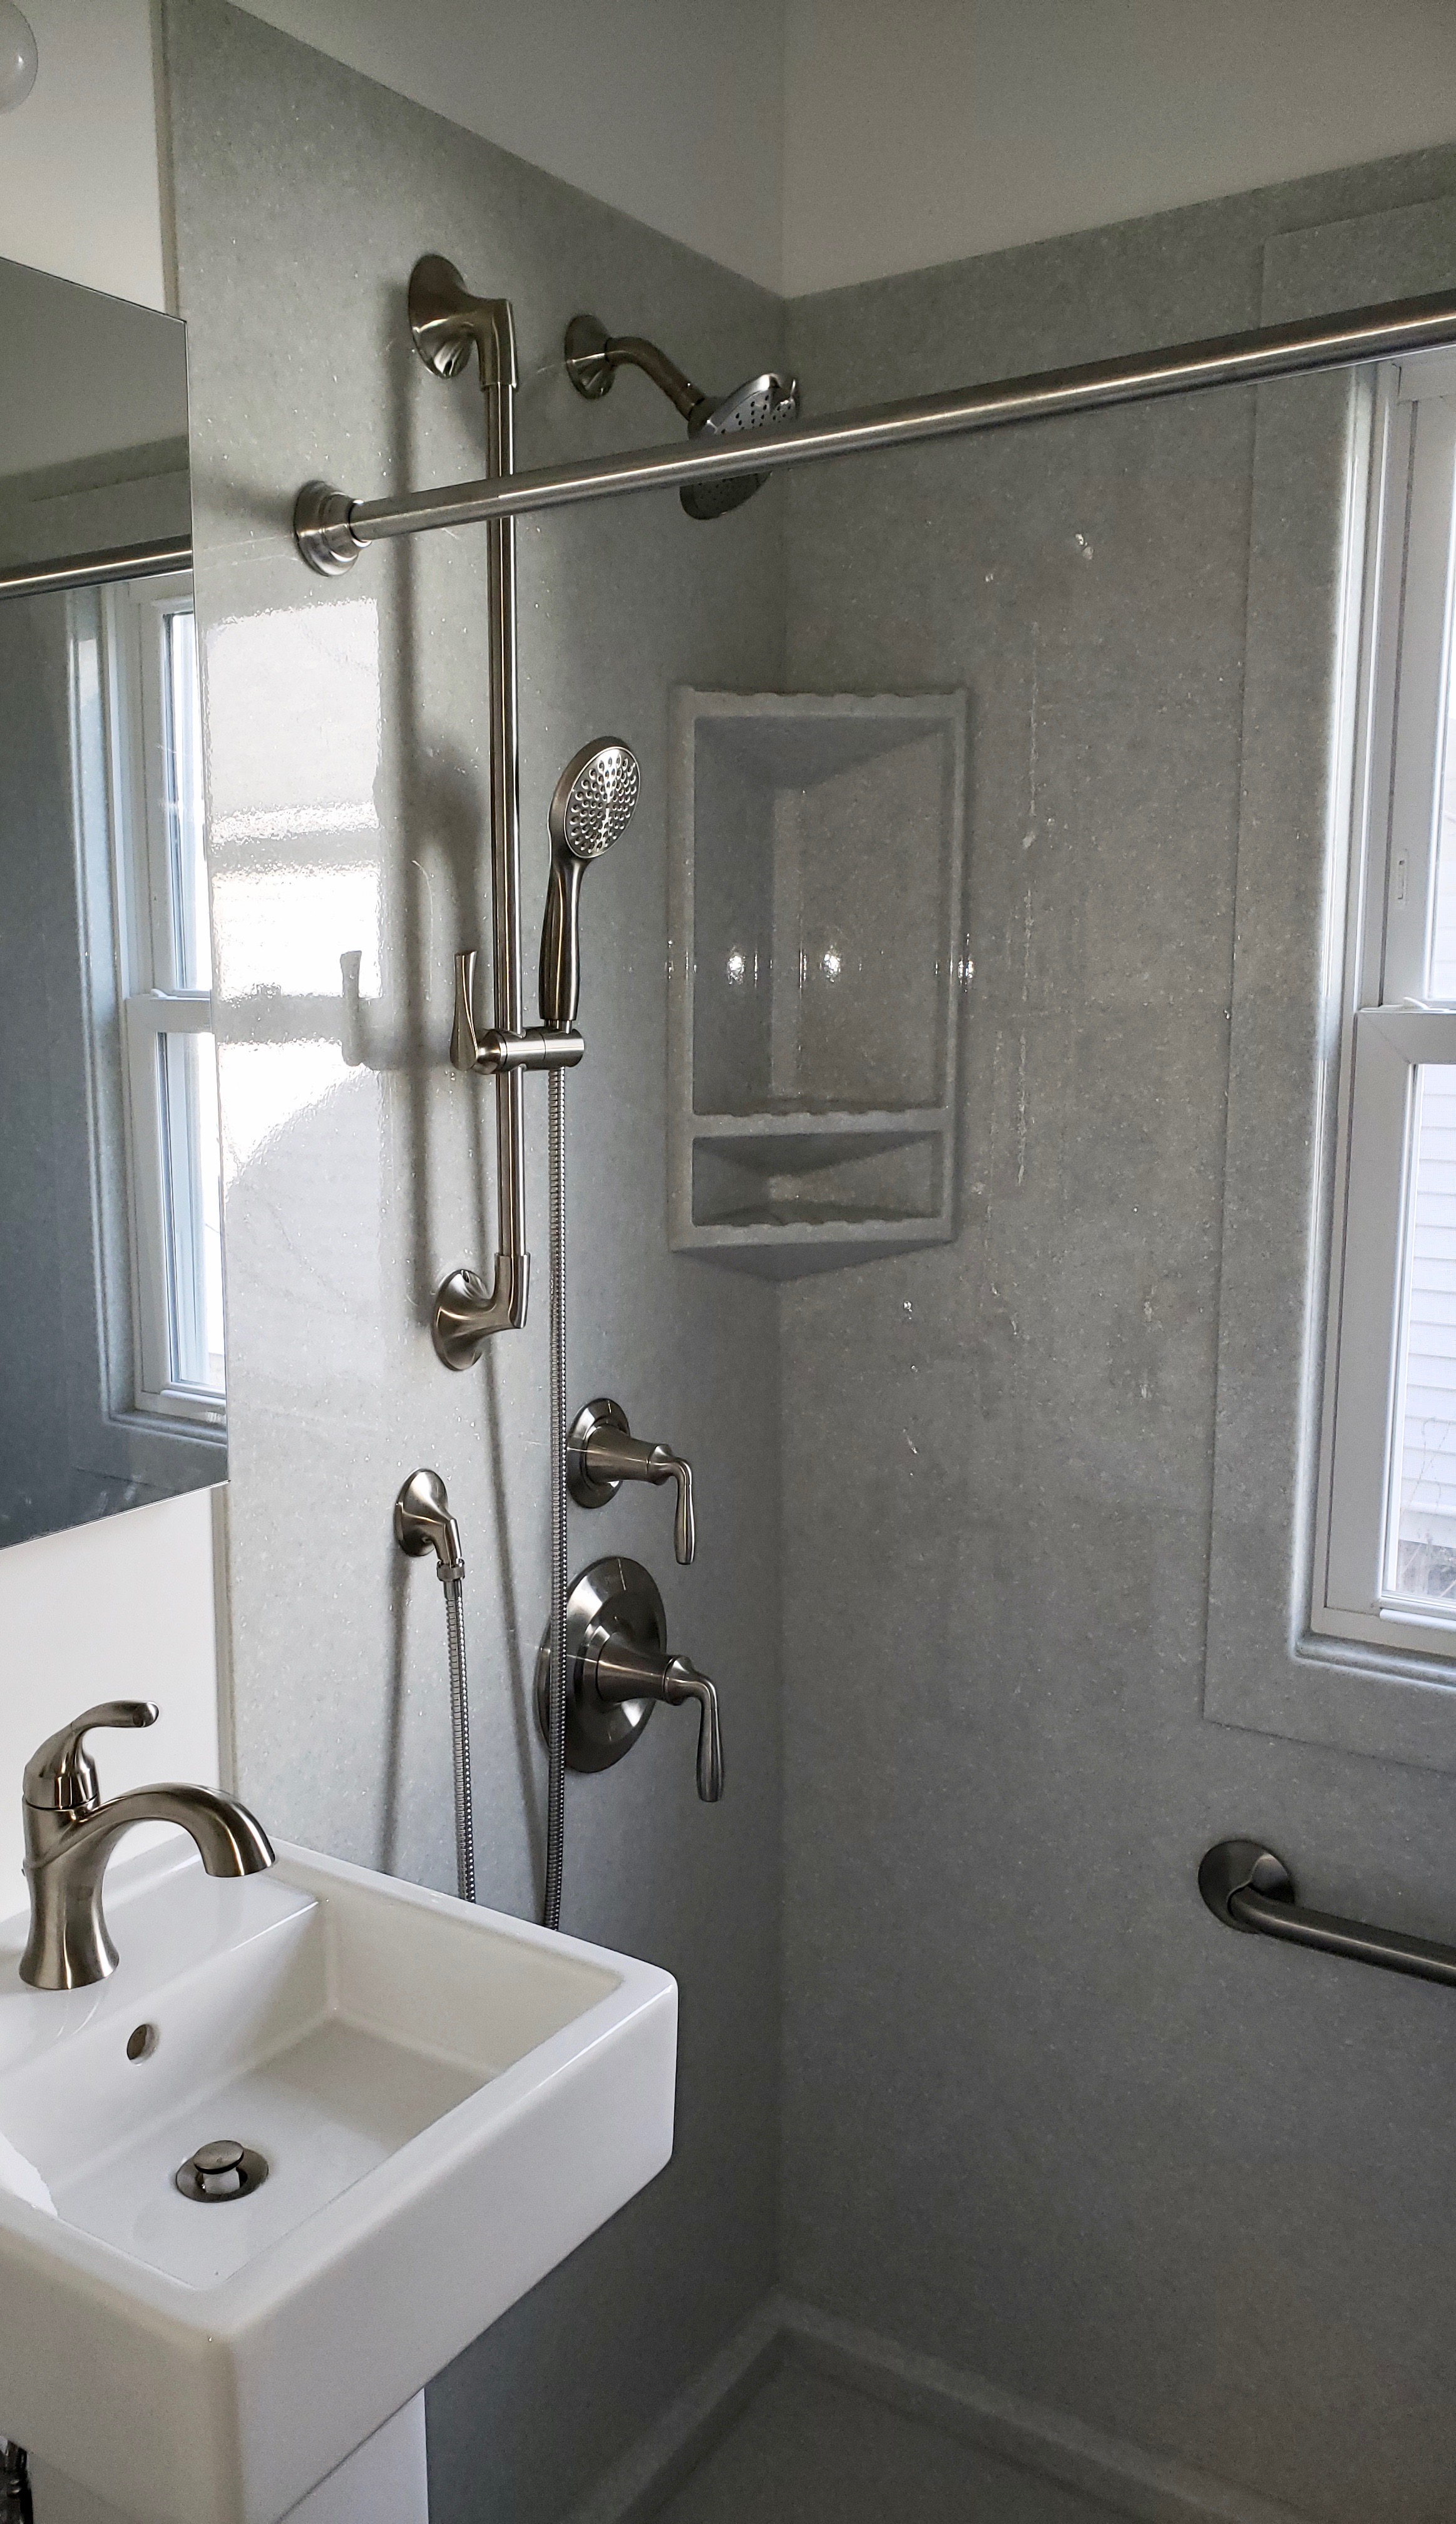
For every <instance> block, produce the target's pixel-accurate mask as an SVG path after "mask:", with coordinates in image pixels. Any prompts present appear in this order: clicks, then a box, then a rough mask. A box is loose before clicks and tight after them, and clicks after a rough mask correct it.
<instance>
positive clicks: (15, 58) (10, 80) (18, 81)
mask: <svg viewBox="0 0 1456 2524" xmlns="http://www.w3.org/2000/svg"><path fill="white" fill-rule="evenodd" d="M38 68H39V57H38V55H37V53H36V50H35V30H34V28H33V27H32V25H31V24H30V21H29V19H28V18H26V17H25V16H24V14H23V13H22V11H21V10H19V9H18V8H17V7H16V5H15V0H0V114H9V113H10V111H11V109H12V107H14V106H17V105H24V102H25V99H26V97H27V96H28V95H29V93H30V90H31V89H32V87H33V86H34V85H35V73H36V71H37V69H38Z"/></svg>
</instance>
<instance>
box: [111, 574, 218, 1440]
mask: <svg viewBox="0 0 1456 2524" xmlns="http://www.w3.org/2000/svg"><path fill="white" fill-rule="evenodd" d="M191 605H192V583H191V578H190V575H189V574H188V573H186V572H178V573H176V574H175V575H169V576H165V577H161V576H159V577H154V578H148V579H140V580H130V581H125V582H123V583H121V584H120V585H118V586H115V587H110V588H107V589H106V590H105V592H104V595H103V598H102V606H101V621H102V643H103V656H104V690H105V697H106V716H107V747H108V756H109V762H108V770H109V783H110V790H111V813H112V834H113V851H112V859H113V883H114V888H115V903H114V932H115V937H116V942H117V963H118V975H117V980H118V1000H119V1007H120V1013H121V1056H122V1070H123V1079H124V1098H123V1103H124V1133H125V1148H126V1187H127V1211H128V1221H127V1224H128V1235H129V1243H130V1261H131V1309H130V1313H131V1334H132V1372H133V1396H132V1403H133V1408H134V1409H135V1410H136V1411H138V1412H140V1413H144V1414H147V1415H149V1416H152V1417H154V1418H157V1419H160V1420H171V1421H174V1422H183V1423H186V1424H188V1425H189V1426H192V1427H200V1428H205V1429H208V1430H216V1431H221V1429H222V1428H223V1427H224V1426H225V1421H226V1403H225V1398H224V1397H223V1396H222V1395H220V1394H218V1392H217V1391H216V1390H215V1389H214V1388H212V1387H211V1386H207V1385H202V1384H196V1383H188V1382H187V1381H185V1380H183V1379H180V1378H178V1377H175V1376H174V1375H173V1374H172V1358H173V1332H174V1315H175V1311H176V1309H177V1308H178V1307H180V1306H183V1305H187V1304H190V1303H195V1302H196V1291H194V1290H193V1289H192V1288H191V1287H190V1286H188V1287H185V1288H177V1289H174V1288H173V1286H172V1257H173V1254H174V1253H176V1252H177V1249H178V1247H177V1242H176V1241H175V1240H174V1239H173V1238H172V1235H171V1233H170V1216H169V1199H170V1187H172V1186H173V1185H175V1184H176V1183H177V1182H178V1181H182V1180H185V1177H186V1173H187V1167H188V1159H187V1151H186V1145H185V1135H184V1134H183V1133H182V1132H181V1131H180V1130H179V1129H178V1127H177V1121H176V1117H175V1116H170V1114H169V1098H168V1093H167V1087H166V1081H165V1076H164V1070H163V1056H162V1054H163V1042H164V1038H166V1037H170V1036H179V1035H199V1034H206V1035H211V1034H212V1032H213V999H212V993H211V991H210V990H197V989H192V988H188V987H185V985H184V982H183V977H182V976H181V974H180V973H179V970H178V956H177V921H178V908H177V905H176V903H175V900H174V889H173V883H172V866H173V860H172V850H171V843H170V833H169V831H168V821H167V806H166V799H165V795H164V786H163V782H162V781H161V780H160V779H159V778H158V777H156V776H155V765H156V763H157V762H158V761H160V759H161V758H162V755H163V752H164V750H165V744H166V726H167V704H166V694H165V690H164V666H163V656H164V647H163V637H164V635H163V617H164V616H165V615H166V614H167V613H169V612H176V611H179V610H190V609H191ZM148 757H150V760H151V763H152V766H153V776H152V777H150V778H149V777H148ZM169 1140H170V1149H169V1145H168V1142H169Z"/></svg>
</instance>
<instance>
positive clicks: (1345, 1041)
mask: <svg viewBox="0 0 1456 2524" xmlns="http://www.w3.org/2000/svg"><path fill="white" fill-rule="evenodd" d="M1372 454H1373V460H1374V461H1373V462H1372V467H1371V514H1370V520H1369V531H1368V535H1367V540H1366V574H1365V603H1364V619H1363V624H1362V638H1361V669H1360V676H1359V685H1358V694H1357V701H1356V728H1355V747H1354V778H1353V782H1352V796H1353V827H1354V829H1353V833H1352V849H1351V852H1350V890H1349V904H1348V917H1347V922H1346V932H1345V958H1344V968H1343V977H1342V990H1343V1007H1342V1031H1341V1057H1340V1091H1339V1098H1340V1100H1339V1123H1338V1139H1337V1147H1338V1158H1337V1172H1336V1180H1335V1201H1334V1223H1335V1224H1334V1241H1333V1250H1332V1255H1331V1272H1330V1314H1329V1322H1328V1328H1327V1342H1326V1350H1325V1358H1326V1376H1325V1386H1324V1397H1323V1413H1322V1429H1321V1446H1320V1467H1319V1480H1318V1490H1317V1500H1316V1515H1315V1525H1314V1564H1313V1573H1312V1579H1313V1582H1312V1586H1311V1601H1310V1627H1311V1629H1312V1630H1313V1631H1315V1632H1317V1633H1320V1634H1323V1635H1325V1636H1334V1637H1338V1638H1344V1639H1350V1640H1360V1641H1365V1642H1371V1643H1377V1644H1380V1645H1383V1646H1384V1647H1386V1648H1388V1649H1391V1650H1396V1651H1400V1652H1402V1653H1406V1654H1409V1653H1414V1654H1416V1655H1418V1656H1424V1657H1430V1658H1431V1659H1432V1660H1435V1659H1443V1660H1444V1661H1445V1662H1446V1663H1447V1664H1448V1665H1449V1666H1450V1667H1451V1668H1452V1674H1451V1678H1452V1679H1456V1604H1453V1605H1451V1607H1450V1608H1449V1610H1447V1611H1441V1610H1439V1609H1437V1608H1436V1606H1435V1605H1434V1604H1432V1606H1431V1608H1430V1609H1429V1610H1428V1609H1426V1608H1425V1607H1423V1606H1419V1605H1417V1604H1415V1603H1412V1602H1411V1601H1410V1600H1408V1599H1403V1598H1398V1597H1396V1596H1394V1595H1393V1593H1392V1591H1391V1590H1390V1589H1389V1588H1388V1586H1387V1584H1386V1582H1385V1581H1386V1571H1387V1566H1388V1545H1387V1537H1388V1533H1389V1530H1390V1524H1389V1520H1390V1518H1391V1516H1392V1515H1394V1514H1396V1513H1397V1512H1398V1508H1397V1504H1396V1503H1397V1501H1398V1491H1399V1461H1398V1447H1399V1439H1400V1432H1399V1431H1398V1430H1397V1429H1396V1426H1395V1415H1396V1409H1397V1402H1398V1396H1399V1392H1400V1387H1401V1382H1402V1379H1401V1368H1402V1360H1401V1356H1400V1343H1401V1315H1402V1298H1403V1291H1404V1286H1405V1272H1406V1261H1407V1255H1406V1249H1405V1242H1406V1239H1405V1227H1406V1217H1407V1210H1408V1206H1409V1190H1410V1183H1409V1176H1410V1167H1411V1163H1412V1155H1413V1146H1414V1116H1415V1101H1416V1095H1417V1092H1418V1073H1419V1071H1420V1069H1421V1067H1422V1066H1423V1065H1425V1064H1447V1063H1456V1002H1436V1001H1433V1000H1432V999H1431V998H1429V997H1428V996H1427V995H1426V994H1427V988H1428V984H1427V970H1428V941H1429V937H1430V928H1431V920H1432V907H1433V901H1434V887H1435V872H1436V848H1437V843H1438V838H1439V813H1440V797H1441V779H1442V769H1443V758H1442V757H1443V751H1444V738H1445V727H1444V720H1445V700H1446V695H1447V691H1448V688H1449V678H1450V670H1451V642H1452V610H1453V607H1452V591H1453V580H1456V571H1453V556H1456V357H1453V356H1452V355H1451V354H1449V353H1433V354H1426V355H1424V356H1423V357H1421V358H1419V359H1413V360H1410V361H1406V362H1403V363H1402V364H1400V366H1399V367H1398V368H1390V369H1387V370H1383V372H1382V374H1381V377H1380V379H1379V382H1378V386H1377V394H1376V414H1375V430H1374V444H1373V450H1372Z"/></svg>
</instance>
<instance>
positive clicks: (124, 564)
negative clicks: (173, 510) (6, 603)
mask: <svg viewBox="0 0 1456 2524" xmlns="http://www.w3.org/2000/svg"><path fill="white" fill-rule="evenodd" d="M191 567H192V540H191V537H190V536H189V535H162V536H158V537H156V538H154V540H153V541H152V542H151V543H146V544H113V545H111V546H109V547H108V549H107V550H106V551H104V552H90V553H73V554H71V555H68V557H67V558H66V559H65V560H35V561H18V562H16V563H15V564H14V565H12V566H10V567H7V568H4V569H0V598H4V597H7V596H41V595H49V596H56V595H60V594H62V593H64V591H65V590H66V589H68V588H72V587H108V586H110V585H111V584H112V583H113V582H114V581H115V580H117V579H119V578H156V577H159V576H160V575H161V574H162V573H163V572H164V571H166V570H173V569H190V568H191Z"/></svg>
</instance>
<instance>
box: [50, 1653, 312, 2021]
mask: <svg viewBox="0 0 1456 2524" xmlns="http://www.w3.org/2000/svg"><path fill="white" fill-rule="evenodd" d="M157 1714H158V1713H157V1708H156V1705H155V1703H154V1702H152V1701H150V1700H108V1701H103V1702H102V1704H101V1706H100V1707H99V1708H97V1709H88V1710H87V1711H86V1712H85V1713H84V1715H83V1716H82V1717H80V1718H74V1719H73V1720H72V1722H71V1724H70V1725H69V1726H63V1727H62V1728H61V1730H60V1732H59V1734H56V1735H52V1736H50V1737H49V1738H48V1739H47V1741H46V1742H45V1743H44V1744H42V1745H41V1747H40V1749H39V1751H38V1752H37V1753H35V1754H33V1755H32V1756H31V1758H30V1760H29V1761H28V1762H27V1764H26V1765H25V1779H24V1803H23V1806H22V1813H23V1817H24V1826H25V1878H26V1882H27V1883H28V1885H29V1888H30V1934H29V1937H28V1939H27V1941H26V1945H25V1951H24V1956H23V1957H22V1959H21V1978H22V1980H24V1981H27V1982H28V1983H29V1985H30V1987H31V1988H32V1989H85V1988H87V1987H89V1986H90V1984H91V1983H92V1982H93V1981H98V1980H105V1979H106V1978H107V1976H108V1974H109V1973H111V1972H114V1971H115V1970H116V1967H117V1950H116V1947H115V1946H114V1945H113V1944H112V1941H111V1937H110V1935H109V1933H108V1931H107V1925H106V1915H105V1913H104V1911H103V1909H102V1903H101V1888H102V1879H103V1877H104V1875H105V1873H106V1867H107V1861H108V1859H109V1858H110V1857H111V1854H112V1851H113V1850H114V1849H115V1847H116V1845H117V1842H118V1841H119V1840H120V1838H121V1834H122V1832H123V1831H129V1830H130V1828H131V1826H132V1824H133V1823H137V1822H175V1823H180V1824H181V1826H182V1829H183V1830H184V1831H186V1832H190V1834H191V1836H192V1838H193V1839H194V1840H195V1841H196V1843H197V1847H198V1850H199V1852H200V1854H201V1857H202V1863H203V1865H204V1867H205V1868H206V1869H207V1871H208V1873H209V1874H210V1875H239V1876H240V1875H259V1874H261V1873H262V1872H263V1870H264V1869H265V1868H266V1867H271V1865H272V1863H273V1853H272V1846H271V1844H270V1842H269V1840H268V1837H267V1832H266V1831H265V1830H264V1828H263V1825H262V1824H261V1823H260V1822H259V1821H258V1820H257V1818H256V1817H255V1816H253V1815H251V1814H249V1812H248V1809H247V1807H246V1806H240V1805H238V1804H237V1802H236V1801H235V1799H233V1798H232V1797H225V1796H222V1795H220V1794H219V1793H218V1790H217V1789H216V1788H199V1787H177V1786H173V1785H170V1784H168V1785H161V1786H157V1787H150V1788H133V1789H132V1790H131V1791H130V1793H129V1794H128V1795H126V1796H121V1797H113V1798H112V1800H111V1802H110V1804H108V1805H103V1804H102V1802H101V1785H100V1781H99V1780H98V1778H97V1775H96V1765H95V1763H94V1762H93V1761H92V1759H91V1756H90V1754H89V1753H88V1752H87V1750H86V1748H85V1743H84V1740H83V1739H84V1737H85V1735H86V1734H87V1732H88V1730H89V1729H90V1728H91V1727H93V1726H152V1725H155V1723H156V1722H157Z"/></svg>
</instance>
